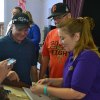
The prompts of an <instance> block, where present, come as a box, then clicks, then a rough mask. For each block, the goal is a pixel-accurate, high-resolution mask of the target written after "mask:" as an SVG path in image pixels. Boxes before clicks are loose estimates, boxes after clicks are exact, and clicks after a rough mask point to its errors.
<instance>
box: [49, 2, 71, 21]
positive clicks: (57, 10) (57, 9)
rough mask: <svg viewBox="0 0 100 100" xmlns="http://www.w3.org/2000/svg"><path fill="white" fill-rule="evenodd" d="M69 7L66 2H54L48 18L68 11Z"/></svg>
mask: <svg viewBox="0 0 100 100" xmlns="http://www.w3.org/2000/svg"><path fill="white" fill-rule="evenodd" d="M69 12H70V11H69V8H68V6H67V4H65V3H57V4H54V5H53V6H52V8H51V15H50V16H49V17H48V19H49V18H52V17H56V16H59V15H62V14H64V13H69Z"/></svg>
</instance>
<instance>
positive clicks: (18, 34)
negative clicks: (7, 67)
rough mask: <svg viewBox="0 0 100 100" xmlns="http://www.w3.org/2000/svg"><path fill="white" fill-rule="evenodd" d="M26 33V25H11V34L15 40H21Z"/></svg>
mask: <svg viewBox="0 0 100 100" xmlns="http://www.w3.org/2000/svg"><path fill="white" fill-rule="evenodd" d="M27 34H28V26H25V27H23V28H22V29H18V28H17V27H16V26H15V25H14V24H13V25H12V36H13V38H14V40H15V41H16V42H19V43H20V42H21V41H23V40H24V39H25V38H26V36H27Z"/></svg>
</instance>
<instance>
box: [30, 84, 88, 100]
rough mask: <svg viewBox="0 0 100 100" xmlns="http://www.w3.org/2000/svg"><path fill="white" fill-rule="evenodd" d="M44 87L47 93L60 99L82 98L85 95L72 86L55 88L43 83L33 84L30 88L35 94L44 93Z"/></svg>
mask: <svg viewBox="0 0 100 100" xmlns="http://www.w3.org/2000/svg"><path fill="white" fill-rule="evenodd" d="M44 88H46V92H47V94H49V95H51V96H54V97H57V98H61V99H67V100H68V99H71V100H72V99H82V98H83V97H85V96H86V94H84V93H81V92H79V91H76V90H74V89H72V88H56V87H50V86H44V85H34V86H33V87H31V88H30V89H31V91H32V92H33V93H35V94H44Z"/></svg>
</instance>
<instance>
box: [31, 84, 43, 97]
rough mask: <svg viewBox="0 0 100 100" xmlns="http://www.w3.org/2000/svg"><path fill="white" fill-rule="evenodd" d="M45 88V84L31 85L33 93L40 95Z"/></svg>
mask: <svg viewBox="0 0 100 100" xmlns="http://www.w3.org/2000/svg"><path fill="white" fill-rule="evenodd" d="M43 88H44V85H41V84H36V85H33V86H32V87H30V90H31V91H32V93H34V94H37V95H39V96H40V95H41V94H43Z"/></svg>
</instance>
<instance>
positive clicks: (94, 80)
mask: <svg viewBox="0 0 100 100" xmlns="http://www.w3.org/2000/svg"><path fill="white" fill-rule="evenodd" d="M92 21H93V20H91V19H90V18H88V17H84V18H79V19H74V18H70V19H67V20H66V19H65V20H64V21H63V22H62V23H61V24H59V25H58V30H59V36H60V39H61V41H60V42H61V43H62V44H63V46H64V48H65V49H66V51H68V52H69V58H68V60H67V61H66V63H65V67H64V72H63V78H59V79H53V78H52V79H51V78H46V79H42V80H39V81H38V83H37V85H35V86H33V87H31V91H32V92H33V93H36V94H42V93H44V94H45V95H47V94H49V95H52V96H55V97H57V98H60V99H66V100H69V99H71V100H76V99H81V100H100V53H99V52H98V48H97V47H96V45H95V44H94V41H93V38H92V35H91V29H92V28H93V27H92V26H91V25H93V22H92ZM91 23H92V24H91Z"/></svg>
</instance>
